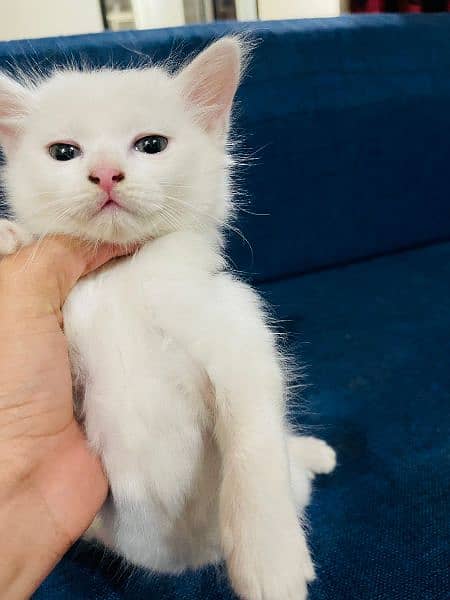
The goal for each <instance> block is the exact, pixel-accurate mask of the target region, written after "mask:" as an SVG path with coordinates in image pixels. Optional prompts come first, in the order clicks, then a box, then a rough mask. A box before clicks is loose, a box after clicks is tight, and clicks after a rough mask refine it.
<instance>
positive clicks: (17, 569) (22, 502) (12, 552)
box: [0, 478, 73, 600]
mask: <svg viewBox="0 0 450 600" xmlns="http://www.w3.org/2000/svg"><path fill="white" fill-rule="evenodd" d="M72 541H73V540H71V539H70V538H69V536H68V535H67V533H66V532H64V531H63V530H62V529H61V528H60V527H59V526H58V523H56V521H55V519H54V517H53V515H52V512H51V511H50V509H49V507H48V506H47V504H46V501H45V499H44V498H43V497H42V496H41V495H40V493H39V491H38V489H37V488H36V487H35V486H34V485H33V481H32V479H31V478H30V479H25V480H24V481H22V482H20V483H19V482H16V484H15V485H14V486H13V487H10V489H9V492H8V493H7V495H6V496H3V495H2V502H1V505H0V546H1V550H0V554H1V556H2V560H1V563H0V597H2V598H8V600H16V599H17V600H19V599H20V600H22V599H26V598H29V597H30V596H31V594H32V593H33V592H34V591H35V589H36V588H37V587H38V586H39V584H40V583H41V581H42V580H43V579H44V578H45V577H46V575H47V574H48V573H49V572H50V571H51V569H52V568H53V567H54V566H55V564H56V563H57V562H58V560H59V559H60V558H61V557H62V556H63V554H64V553H65V552H66V551H67V550H68V548H69V547H70V545H71V543H72Z"/></svg>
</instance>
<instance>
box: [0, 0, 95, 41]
mask: <svg viewBox="0 0 450 600" xmlns="http://www.w3.org/2000/svg"><path fill="white" fill-rule="evenodd" d="M94 31H103V21H102V15H101V10H100V4H99V3H98V2H97V0H0V40H11V39H21V38H36V37H46V36H53V35H70V34H77V33H91V32H94Z"/></svg>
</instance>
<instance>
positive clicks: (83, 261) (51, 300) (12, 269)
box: [0, 236, 137, 311]
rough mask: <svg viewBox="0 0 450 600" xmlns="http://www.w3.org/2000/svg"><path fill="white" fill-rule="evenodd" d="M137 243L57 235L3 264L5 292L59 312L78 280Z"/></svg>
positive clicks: (1, 275)
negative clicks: (89, 239) (101, 242)
mask: <svg viewBox="0 0 450 600" xmlns="http://www.w3.org/2000/svg"><path fill="white" fill-rule="evenodd" d="M136 248H137V246H136V245H134V246H120V245H117V244H102V245H101V246H98V245H94V244H92V243H90V242H86V241H85V240H80V239H76V238H70V237H65V236H53V237H49V238H46V239H44V240H43V241H42V242H40V243H39V244H38V245H37V244H32V245H31V246H27V247H25V248H23V249H21V250H20V251H19V252H18V253H16V254H15V255H12V256H9V257H6V258H5V259H3V261H2V262H1V263H0V286H1V289H2V293H3V294H5V295H7V294H8V291H10V292H12V293H13V294H15V295H16V298H17V296H22V297H24V296H25V297H26V298H27V299H28V300H29V299H30V298H33V299H34V300H33V301H34V302H37V303H39V302H41V303H42V304H43V305H46V310H47V308H48V306H50V307H51V308H52V309H53V310H54V311H57V310H59V309H60V308H61V306H62V305H63V303H64V301H65V299H66V297H67V295H68V294H69V292H70V290H71V289H72V288H73V286H74V285H75V283H76V282H77V281H78V280H79V279H80V277H82V276H83V275H86V274H87V273H90V272H91V271H93V270H95V269H97V268H99V267H100V266H102V265H104V264H105V263H107V262H108V261H110V260H111V259H113V258H117V257H120V256H124V255H126V254H130V253H131V252H134V251H135V250H136Z"/></svg>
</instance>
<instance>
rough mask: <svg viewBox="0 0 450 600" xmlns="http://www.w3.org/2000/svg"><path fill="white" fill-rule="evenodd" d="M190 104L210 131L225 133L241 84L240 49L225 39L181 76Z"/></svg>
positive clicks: (210, 48) (207, 50) (202, 54)
mask: <svg viewBox="0 0 450 600" xmlns="http://www.w3.org/2000/svg"><path fill="white" fill-rule="evenodd" d="M180 76H181V77H182V80H184V89H185V94H186V96H187V98H188V99H189V102H190V104H192V105H193V106H194V107H195V109H196V111H198V118H199V120H200V122H201V124H202V125H203V126H204V127H205V128H206V129H207V130H217V129H219V130H225V129H226V127H227V124H228V120H229V116H230V111H231V105H232V103H233V98H234V95H235V93H236V89H237V86H238V84H239V77H240V48H239V44H238V42H237V41H235V40H232V39H228V38H225V39H223V40H219V41H218V42H216V43H215V44H213V45H212V46H210V47H209V48H207V49H206V50H204V51H203V52H202V53H201V54H200V55H199V56H198V57H197V58H195V59H194V60H193V62H192V63H191V64H190V65H188V66H187V67H186V69H185V70H184V71H183V72H182V73H181V75H180Z"/></svg>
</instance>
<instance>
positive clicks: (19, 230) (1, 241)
mask: <svg viewBox="0 0 450 600" xmlns="http://www.w3.org/2000/svg"><path fill="white" fill-rule="evenodd" d="M32 239H33V238H32V236H31V235H30V234H29V233H28V231H27V230H26V229H25V228H24V227H22V225H19V224H18V223H15V222H14V221H8V219H0V257H2V256H6V255H7V254H14V252H16V251H17V250H19V249H20V248H22V246H26V245H27V244H29V243H31V241H32Z"/></svg>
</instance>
